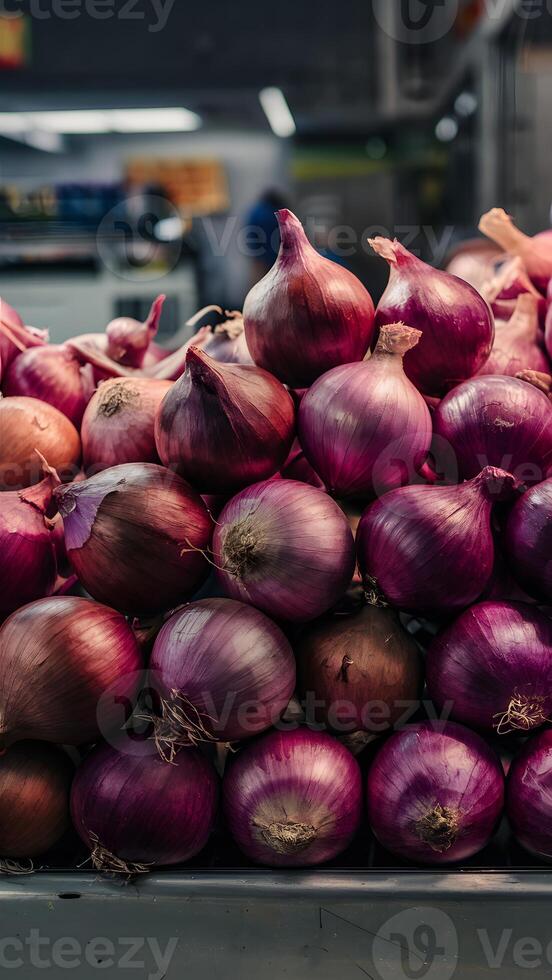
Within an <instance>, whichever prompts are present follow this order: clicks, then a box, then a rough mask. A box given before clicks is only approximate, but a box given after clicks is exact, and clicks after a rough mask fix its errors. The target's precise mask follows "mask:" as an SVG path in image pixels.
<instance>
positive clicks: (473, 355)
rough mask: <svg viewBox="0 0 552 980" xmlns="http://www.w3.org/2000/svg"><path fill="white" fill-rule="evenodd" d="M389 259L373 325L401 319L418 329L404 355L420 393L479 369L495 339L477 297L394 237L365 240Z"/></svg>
mask: <svg viewBox="0 0 552 980" xmlns="http://www.w3.org/2000/svg"><path fill="white" fill-rule="evenodd" d="M370 244H371V246H372V248H373V249H374V251H375V252H376V253H377V254H378V255H381V256H382V258H384V259H386V261H387V262H388V263H389V282H388V285H387V288H386V290H385V292H384V294H383V296H382V297H381V299H380V301H379V304H378V308H377V310H376V324H377V326H379V327H381V326H383V325H384V324H386V323H397V322H398V321H402V322H403V323H407V324H408V325H409V326H411V327H415V328H416V329H419V330H421V331H422V336H421V339H420V342H419V343H418V344H416V346H415V347H413V348H412V349H411V350H409V351H408V352H407V353H406V355H405V358H404V370H405V372H406V374H407V375H408V377H409V378H410V380H411V381H413V382H414V384H415V385H416V387H417V388H418V390H419V391H421V392H423V393H424V394H426V395H442V394H444V393H445V392H446V391H448V390H449V389H450V388H452V387H454V385H456V384H458V383H459V382H460V381H463V380H464V379H465V378H470V377H471V376H472V375H473V374H476V373H477V371H478V370H479V369H480V368H481V367H483V364H484V363H485V361H486V360H487V358H488V356H489V354H490V352H491V347H492V344H493V340H494V321H493V315H492V313H491V310H490V307H489V306H488V304H487V302H486V301H485V300H484V299H483V298H482V296H481V295H480V294H479V293H478V292H477V291H476V290H475V289H474V288H473V286H470V285H469V283H467V282H465V281H464V280H463V279H457V278H456V276H451V275H450V274H449V273H448V272H441V271H440V270H438V269H432V268H431V266H428V265H426V263H425V262H422V261H421V260H420V259H418V258H416V256H415V255H412V253H411V252H409V251H408V249H406V248H404V246H403V245H401V244H400V242H398V241H397V240H396V239H395V241H390V240H389V239H388V238H374V239H370Z"/></svg>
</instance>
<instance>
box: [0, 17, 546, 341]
mask: <svg viewBox="0 0 552 980" xmlns="http://www.w3.org/2000/svg"><path fill="white" fill-rule="evenodd" d="M529 7H530V8H531V9H530V10H529ZM551 109H552V17H551V16H550V11H549V10H548V9H547V4H546V2H545V0H542V2H539V3H536V2H535V3H531V4H526V9H525V11H523V10H521V9H520V4H519V3H516V0H440V2H438V3H437V2H433V3H429V2H427V0H424V2H422V0H409V2H405V0H346V2H345V3H341V4H337V3H329V2H326V0H316V2H315V0H299V2H298V0H279V3H277V4H266V3H258V2H253V0H240V2H239V3H236V4H228V3H225V2H222V0H204V2H202V3H192V2H184V0H175V2H174V0H173V2H172V3H171V0H166V2H162V0H158V2H157V3H154V2H153V0H131V2H129V0H96V2H94V0H57V2H56V0H31V2H25V0H21V2H19V0H4V3H3V6H2V10H1V12H0V295H2V296H3V297H4V298H5V299H6V300H7V301H8V302H9V303H11V304H12V305H13V306H15V307H16V309H18V310H19V311H20V312H21V314H22V315H23V316H24V318H25V320H26V321H27V322H28V323H31V324H33V325H35V326H37V327H41V326H47V327H48V328H49V329H50V333H51V337H52V339H53V340H62V339H64V338H66V337H69V336H71V335H74V334H76V333H83V332H85V331H88V330H90V331H95V330H101V329H103V327H104V326H105V323H106V322H107V321H108V320H109V319H111V318H112V317H113V316H116V315H121V314H129V315H133V316H138V317H141V316H142V315H143V314H144V313H145V311H146V310H147V308H148V306H149V303H150V302H151V300H152V298H153V297H154V296H155V295H156V294H158V293H160V292H163V293H166V295H167V302H166V305H165V310H164V313H163V321H162V328H161V338H160V339H161V340H162V342H163V343H165V344H166V345H167V346H170V345H171V344H172V343H174V338H175V335H176V334H177V333H178V335H179V338H180V335H181V334H182V324H183V323H184V322H185V321H186V319H187V318H188V317H189V316H190V315H191V314H192V313H193V312H194V311H195V310H196V309H198V308H199V307H201V306H203V305H205V304H211V303H213V304H219V305H221V306H222V307H226V308H228V309H239V308H240V307H241V304H242V303H243V299H244V296H245V294H246V292H247V290H248V288H249V286H250V285H251V284H252V282H253V281H255V280H256V279H257V278H259V277H260V276H261V275H262V274H263V272H264V271H265V270H266V268H268V267H269V265H270V262H271V261H272V258H273V256H274V250H275V248H277V240H276V238H275V237H274V219H273V212H274V210H275V209H276V208H277V207H278V206H289V207H291V208H292V209H293V210H294V211H296V212H297V213H298V214H299V216H300V217H301V219H302V220H303V221H304V222H305V224H306V227H307V229H308V231H309V235H310V237H311V239H312V240H314V242H315V244H316V246H317V247H318V248H320V249H321V250H323V252H324V254H328V255H329V256H330V257H333V258H335V259H336V261H340V262H342V263H344V264H345V265H347V266H348V267H349V268H350V269H352V270H353V271H354V272H355V273H356V274H357V275H358V276H359V277H360V278H361V279H362V280H363V282H364V283H365V284H366V285H367V286H368V288H369V289H370V290H371V292H372V293H373V294H374V297H375V298H376V297H377V296H378V295H379V293H380V292H381V290H382V288H383V285H384V283H385V279H386V275H387V269H386V265H385V263H384V262H383V261H382V260H381V259H378V258H376V257H375V256H374V255H373V253H371V250H370V248H369V246H368V244H367V238H368V236H369V235H374V234H385V235H396V236H397V237H399V238H400V239H401V240H402V241H403V242H404V243H405V244H406V245H408V247H409V248H411V249H413V250H417V252H418V254H420V255H421V256H422V257H423V258H424V259H426V260H427V261H431V262H433V263H435V264H437V265H439V264H443V263H444V262H445V261H446V258H447V256H449V255H450V254H451V253H453V251H454V249H455V248H458V247H459V246H460V244H461V242H462V241H464V240H466V239H469V238H472V237H474V236H475V235H477V230H476V229H477V222H478V218H479V215H480V214H481V213H482V211H484V210H486V209H488V208H490V207H492V206H494V205H498V206H501V207H504V208H506V209H507V210H508V211H509V212H510V213H512V214H513V215H514V216H515V219H516V223H517V224H518V226H519V227H521V228H523V229H524V230H525V231H527V232H528V233H531V234H533V233H535V232H537V231H539V230H542V229H543V228H546V227H548V226H549V224H550V202H551V199H552V179H551V176H550V175H551V173H552V167H551V163H552V142H551V141H550V139H549V136H548V123H549V118H550V112H551ZM252 228H253V229H254V230H256V231H255V233H254V234H253V235H251V234H250V232H251V229H252ZM248 229H249V230H248ZM77 318H78V322H75V320H76V319H77ZM45 320H46V321H47V322H44V321H45Z"/></svg>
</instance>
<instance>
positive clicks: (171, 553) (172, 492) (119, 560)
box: [56, 463, 212, 615]
mask: <svg viewBox="0 0 552 980" xmlns="http://www.w3.org/2000/svg"><path fill="white" fill-rule="evenodd" d="M56 499H57V503H58V507H59V511H60V513H61V515H62V517H63V524H64V528H65V544H66V547H67V554H68V556H69V560H70V561H71V564H72V566H73V568H74V570H75V572H76V573H77V575H78V577H79V579H80V581H81V582H82V584H83V585H84V587H85V589H86V590H87V591H88V592H90V594H91V595H93V596H94V598H95V599H98V600H99V601H100V602H105V603H107V604H109V605H110V606H113V607H114V608H115V609H120V610H121V611H122V612H127V613H134V614H136V615H139V614H148V613H156V612H161V611H163V610H165V609H170V608H171V607H172V606H175V605H176V604H177V603H180V602H183V601H184V600H185V599H187V598H189V597H190V596H191V595H193V593H194V592H195V591H196V590H197V589H198V588H199V586H200V585H201V584H202V583H203V581H204V579H205V578H206V577H207V573H208V571H209V564H208V561H207V558H206V557H205V551H206V549H207V548H208V547H209V540H210V536H211V528H212V521H211V518H210V516H209V512H208V511H207V508H206V506H205V504H204V503H203V501H202V499H201V497H200V496H199V494H197V493H195V491H194V490H192V489H191V487H189V486H188V484H187V483H185V482H184V480H181V479H180V477H179V476H177V475H176V474H174V473H170V472H169V471H168V470H165V469H163V467H162V466H156V465H155V464H154V463H125V464H123V465H122V466H112V467H111V468H110V469H108V470H104V471H103V472H102V473H98V474H97V475H96V476H93V477H90V479H88V480H84V481H83V482H82V483H72V484H71V485H70V486H67V487H58V490H57V491H56Z"/></svg>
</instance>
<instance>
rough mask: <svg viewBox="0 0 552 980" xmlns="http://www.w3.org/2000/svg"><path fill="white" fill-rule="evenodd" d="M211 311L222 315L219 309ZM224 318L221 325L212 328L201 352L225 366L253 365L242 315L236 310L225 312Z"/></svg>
mask: <svg viewBox="0 0 552 980" xmlns="http://www.w3.org/2000/svg"><path fill="white" fill-rule="evenodd" d="M213 309H215V310H218V312H220V313H222V310H221V309H220V307H213ZM202 312H203V311H202ZM226 317H227V319H226V320H224V322H223V323H219V324H217V326H216V327H214V328H213V332H212V335H211V336H210V337H208V338H207V340H206V342H205V343H204V344H203V345H202V350H203V351H204V352H205V353H206V354H208V355H209V357H212V358H213V360H214V361H220V362H222V363H226V364H253V358H252V357H251V354H250V353H249V349H248V347H247V341H246V339H245V331H244V325H243V316H242V314H241V313H239V312H238V311H237V310H232V311H231V312H228V311H226Z"/></svg>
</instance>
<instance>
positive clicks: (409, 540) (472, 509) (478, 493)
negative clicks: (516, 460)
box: [357, 466, 514, 614]
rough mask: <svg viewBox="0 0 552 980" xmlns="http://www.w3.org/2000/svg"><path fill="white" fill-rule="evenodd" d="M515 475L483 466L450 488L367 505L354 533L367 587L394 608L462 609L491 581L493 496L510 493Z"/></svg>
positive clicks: (396, 494) (395, 495)
mask: <svg viewBox="0 0 552 980" xmlns="http://www.w3.org/2000/svg"><path fill="white" fill-rule="evenodd" d="M513 490H514V480H513V477H512V476H511V475H510V474H509V473H506V472H505V471H504V470H499V469H496V468H495V467H492V466H489V467H486V468H485V469H484V470H483V471H482V472H481V473H480V474H479V476H477V477H476V478H475V479H473V480H470V481H469V482H468V483H464V484H461V485H459V486H454V487H440V486H419V487H401V488H400V489H398V490H392V491H391V492H390V493H387V494H385V495H384V496H383V497H381V498H380V499H379V500H376V501H375V502H374V503H373V504H371V505H370V506H369V507H368V508H367V510H366V511H365V512H364V514H363V516H362V520H361V522H360V524H359V528H358V531H357V555H358V562H359V566H360V570H361V572H362V576H363V579H364V584H365V588H366V589H367V591H368V592H369V593H371V594H373V597H374V601H378V600H379V597H380V596H383V597H384V599H385V601H387V602H389V603H391V604H392V605H393V606H396V607H397V608H399V609H403V610H407V611H409V612H418V613H427V614H449V613H453V612H455V611H460V610H461V609H464V608H465V607H466V606H469V605H470V604H471V603H472V602H475V600H476V599H477V598H478V597H479V596H480V595H481V593H482V592H483V590H484V588H485V586H486V585H487V583H488V582H489V579H490V578H491V574H492V571H493V563H494V544H493V536H492V531H491V509H492V504H493V500H494V499H497V497H499V496H502V495H504V496H509V495H511V494H512V493H513Z"/></svg>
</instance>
